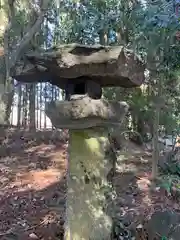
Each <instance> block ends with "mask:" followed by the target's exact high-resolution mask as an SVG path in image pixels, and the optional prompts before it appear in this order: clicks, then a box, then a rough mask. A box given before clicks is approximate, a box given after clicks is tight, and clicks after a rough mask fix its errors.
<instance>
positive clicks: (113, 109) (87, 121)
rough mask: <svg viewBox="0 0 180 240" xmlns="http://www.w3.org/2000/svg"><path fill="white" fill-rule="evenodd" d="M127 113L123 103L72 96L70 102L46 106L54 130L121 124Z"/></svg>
mask: <svg viewBox="0 0 180 240" xmlns="http://www.w3.org/2000/svg"><path fill="white" fill-rule="evenodd" d="M76 97H77V98H76ZM127 111H128V105H127V103H125V102H114V101H107V100H105V99H98V100H95V99H91V98H89V97H88V96H82V97H81V96H75V95H74V96H73V98H72V99H71V101H57V102H51V103H48V104H47V105H46V114H47V116H48V117H49V118H50V120H51V122H52V124H53V125H54V126H55V127H56V128H69V129H85V128H91V127H96V126H99V127H105V126H106V127H108V126H113V125H118V124H120V123H121V122H122V120H123V118H124V116H125V114H126V113H127Z"/></svg>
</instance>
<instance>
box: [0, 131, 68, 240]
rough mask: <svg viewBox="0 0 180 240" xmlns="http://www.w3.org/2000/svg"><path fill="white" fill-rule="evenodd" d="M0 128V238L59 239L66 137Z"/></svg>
mask: <svg viewBox="0 0 180 240" xmlns="http://www.w3.org/2000/svg"><path fill="white" fill-rule="evenodd" d="M0 132H1V136H0V139H1V147H0V156H1V157H0V179H1V182H0V239H2V240H5V239H18V240H21V239H22V240H28V239H44V240H46V239H48V240H49V239H54V240H55V239H62V234H63V221H64V219H63V217H64V203H65V191H66V185H65V171H66V141H65V139H63V138H61V135H60V134H59V136H58V133H53V132H52V131H45V132H28V131H13V130H11V131H10V130H9V131H5V130H4V129H3V131H2V130H1V131H0ZM2 133H3V134H4V135H3V134H2ZM5 136H6V138H5Z"/></svg>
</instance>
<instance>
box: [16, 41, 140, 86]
mask: <svg viewBox="0 0 180 240" xmlns="http://www.w3.org/2000/svg"><path fill="white" fill-rule="evenodd" d="M144 70H145V65H144V64H143V63H142V61H141V60H140V58H139V57H138V56H136V55H135V53H133V51H131V50H129V49H126V48H124V47H123V46H106V47H105V46H101V45H93V46H85V45H78V44H68V45H62V46H60V47H58V48H56V49H55V48H54V49H51V50H47V51H44V50H43V51H39V52H31V53H28V54H26V55H25V57H24V58H23V61H22V62H19V63H17V65H16V70H15V72H13V73H12V76H13V77H14V78H15V79H16V80H18V81H21V82H50V83H52V84H53V85H56V86H58V87H60V88H62V89H65V88H66V83H67V82H68V81H69V80H70V79H71V80H72V82H73V83H77V82H79V81H82V79H83V77H86V78H85V79H87V77H88V78H89V80H90V79H91V80H92V79H93V81H96V82H97V83H99V84H100V85H101V86H102V87H108V86H121V87H135V86H139V85H141V83H142V82H143V81H144ZM83 81H84V80H83Z"/></svg>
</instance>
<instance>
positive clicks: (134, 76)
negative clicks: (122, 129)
mask: <svg viewBox="0 0 180 240" xmlns="http://www.w3.org/2000/svg"><path fill="white" fill-rule="evenodd" d="M23 59H25V60H24V62H23V65H22V62H19V63H17V67H16V70H15V72H13V73H12V76H13V77H14V78H15V79H16V80H17V81H20V82H26V83H35V82H50V83H51V84H53V85H56V86H58V87H59V88H61V89H63V90H65V91H66V100H65V101H57V102H51V103H48V104H47V105H46V114H47V116H48V117H49V118H50V119H51V121H52V124H53V125H54V126H55V127H56V128H60V129H69V136H70V139H69V149H68V153H69V156H68V176H67V188H68V189H67V197H66V221H65V237H64V239H66V240H70V239H72V240H110V239H112V236H113V209H112V208H110V207H109V206H110V202H111V201H113V200H112V196H113V194H114V193H113V186H112V176H111V174H110V172H111V169H113V167H114V159H113V157H112V155H111V154H110V152H111V151H110V143H109V139H108V129H109V127H113V126H119V125H120V124H121V122H122V120H123V118H124V116H125V114H126V113H127V111H128V104H127V103H125V102H116V101H108V100H106V99H103V98H101V97H102V87H112V86H114V87H116V86H121V87H124V88H132V87H136V86H140V85H141V83H143V81H144V70H145V66H144V65H143V63H142V62H141V60H140V59H139V58H138V57H137V56H136V55H135V54H134V53H133V52H132V51H131V50H128V49H126V48H124V47H122V46H106V47H105V46H101V45H93V46H84V45H78V44H69V45H63V46H62V45H61V46H60V47H58V48H54V49H51V50H47V51H37V52H30V53H27V54H26V55H25V57H24V58H23Z"/></svg>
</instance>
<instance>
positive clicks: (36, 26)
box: [9, 0, 50, 69]
mask: <svg viewBox="0 0 180 240" xmlns="http://www.w3.org/2000/svg"><path fill="white" fill-rule="evenodd" d="M49 3H50V0H43V2H42V6H41V11H40V13H39V15H38V18H37V20H36V21H35V23H34V25H33V26H32V27H31V29H29V30H28V31H27V32H26V33H25V35H24V37H23V38H22V40H21V41H20V43H18V44H17V45H16V48H15V50H14V51H13V52H12V55H11V56H10V63H9V67H10V69H11V68H12V67H13V66H14V65H15V63H16V61H17V59H18V58H19V57H20V55H21V53H22V51H23V50H24V49H25V47H26V46H27V45H28V43H29V42H30V41H31V39H32V37H33V36H34V34H35V33H36V32H37V31H38V30H39V28H40V26H41V24H42V22H43V19H44V15H45V13H46V11H47V9H48V5H49Z"/></svg>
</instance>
